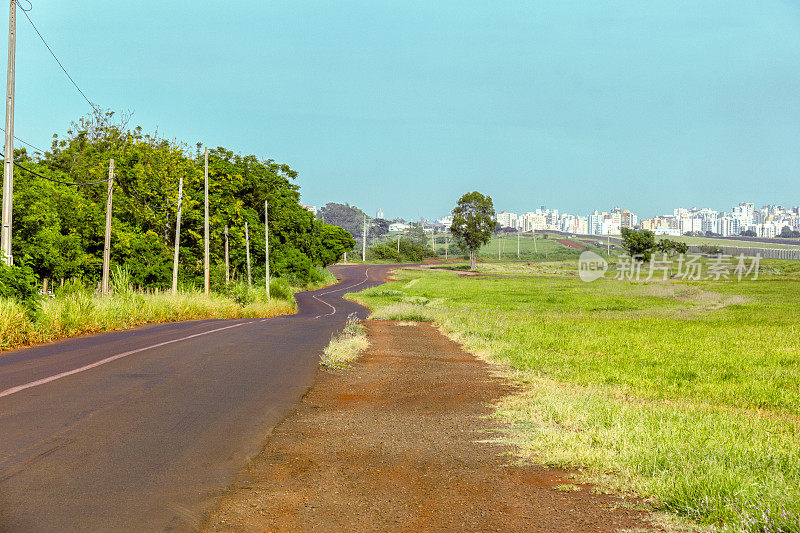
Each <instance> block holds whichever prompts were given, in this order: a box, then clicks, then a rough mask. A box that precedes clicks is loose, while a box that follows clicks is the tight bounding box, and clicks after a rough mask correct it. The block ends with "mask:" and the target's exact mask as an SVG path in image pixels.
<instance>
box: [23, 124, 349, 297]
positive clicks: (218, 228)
mask: <svg viewBox="0 0 800 533" xmlns="http://www.w3.org/2000/svg"><path fill="white" fill-rule="evenodd" d="M129 118H130V117H126V116H117V115H115V114H114V113H111V112H107V113H94V114H92V115H88V116H86V117H83V118H81V119H80V120H78V121H77V122H75V123H73V124H72V126H71V128H70V129H68V131H67V132H66V135H63V136H58V135H55V136H54V137H53V143H52V146H51V150H50V151H48V152H46V153H45V154H42V155H41V156H37V157H34V158H31V157H29V156H28V154H27V152H26V151H25V150H18V151H15V159H16V160H17V161H19V162H21V163H23V164H24V166H25V167H27V168H29V169H30V170H32V171H33V172H28V171H25V170H23V169H19V170H18V171H17V172H15V190H14V221H15V224H14V227H13V230H14V235H13V239H14V240H13V245H14V250H13V253H14V257H15V259H16V260H17V261H18V262H20V263H25V264H29V265H31V268H32V269H33V275H34V277H35V278H38V279H41V278H49V279H52V280H54V281H55V280H58V279H60V278H66V279H70V278H73V277H75V278H77V279H79V280H81V281H82V282H83V283H88V284H92V285H94V284H95V283H96V282H97V281H98V280H99V279H100V276H101V269H102V253H103V241H104V229H105V206H106V183H98V184H91V185H90V184H86V183H87V182H94V181H100V180H103V179H105V178H106V177H107V176H108V165H109V159H112V158H113V159H114V160H115V168H116V179H115V183H114V203H113V212H112V223H111V261H112V264H114V265H124V266H125V268H126V271H127V272H128V273H129V275H130V280H131V283H133V284H134V285H143V286H161V287H163V286H169V284H170V282H171V274H172V254H173V249H174V245H175V235H174V231H175V219H176V214H177V203H178V202H177V201H178V181H179V179H180V178H181V177H183V180H184V196H183V208H182V224H181V236H180V265H179V273H180V278H181V280H180V281H181V283H182V284H184V285H186V284H189V285H192V284H195V285H198V284H202V280H203V230H202V228H203V202H204V191H203V181H204V178H203V166H204V161H203V156H202V153H201V151H200V148H201V145H199V144H198V145H197V151H196V152H195V151H194V150H191V151H190V150H189V149H188V146H187V145H186V144H182V143H179V142H177V141H168V140H164V139H159V138H157V137H154V136H150V135H147V134H145V133H143V132H142V129H141V128H139V127H136V128H133V129H131V128H128V126H127V123H128V120H129ZM37 174H40V175H41V176H44V178H42V177H39V176H37ZM296 176H297V173H296V172H295V171H294V170H292V169H291V168H290V167H289V166H288V165H285V164H279V163H276V162H275V161H273V160H271V159H266V160H263V159H259V158H257V157H256V156H254V155H241V154H237V153H234V152H233V151H231V150H228V149H226V148H223V147H218V148H214V149H210V150H209V211H210V213H211V219H210V228H211V234H210V241H211V242H210V245H211V263H212V265H211V266H212V270H214V271H217V270H218V268H217V267H218V266H221V265H223V263H224V242H225V240H224V236H223V232H224V228H225V226H226V225H227V226H228V227H229V239H230V258H231V267H232V270H233V272H234V274H235V273H236V272H237V271H239V272H243V271H244V270H245V238H244V225H245V222H247V224H248V225H249V229H250V246H251V247H250V252H251V255H252V257H254V258H257V259H255V260H254V261H253V265H254V275H258V274H259V267H260V275H263V274H264V261H263V258H264V251H265V240H264V235H263V232H264V200H268V202H269V226H270V234H269V242H270V252H271V256H272V257H273V258H274V260H273V261H271V262H270V271H271V274H272V275H275V276H282V275H284V276H291V277H293V278H294V279H295V280H297V281H299V282H301V283H302V282H305V281H311V280H312V279H315V278H316V277H318V273H317V271H316V269H315V268H314V266H315V265H327V264H330V263H331V262H334V261H336V260H337V259H338V256H339V255H340V254H341V253H343V252H342V250H343V249H348V248H351V247H352V245H353V242H354V241H353V239H352V237H350V236H349V235H347V234H346V233H345V232H343V231H341V230H339V229H337V228H335V227H334V226H331V225H330V224H323V223H322V222H320V221H317V220H315V218H314V216H313V215H312V214H311V213H310V212H308V211H307V210H306V209H304V208H303V207H302V206H301V205H300V203H299V200H300V192H299V187H298V186H297V184H296V183H294V180H295V178H296ZM50 180H59V181H62V182H67V183H73V184H78V185H64V184H60V183H54V182H52V181H50ZM83 184H86V185H83Z"/></svg>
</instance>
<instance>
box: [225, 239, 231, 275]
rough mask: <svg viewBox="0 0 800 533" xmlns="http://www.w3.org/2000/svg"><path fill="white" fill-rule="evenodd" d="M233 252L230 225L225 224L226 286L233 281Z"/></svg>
mask: <svg viewBox="0 0 800 533" xmlns="http://www.w3.org/2000/svg"><path fill="white" fill-rule="evenodd" d="M230 259H231V254H230V251H229V248H228V225H227V224H225V286H226V287H227V286H228V285H230V283H231V262H230Z"/></svg>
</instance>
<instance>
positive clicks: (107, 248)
mask: <svg viewBox="0 0 800 533" xmlns="http://www.w3.org/2000/svg"><path fill="white" fill-rule="evenodd" d="M14 1H16V0H14ZM113 198H114V160H113V159H112V160H110V161H109V163H108V196H107V197H106V238H105V241H104V243H103V294H108V277H109V269H110V267H111V204H112V200H113Z"/></svg>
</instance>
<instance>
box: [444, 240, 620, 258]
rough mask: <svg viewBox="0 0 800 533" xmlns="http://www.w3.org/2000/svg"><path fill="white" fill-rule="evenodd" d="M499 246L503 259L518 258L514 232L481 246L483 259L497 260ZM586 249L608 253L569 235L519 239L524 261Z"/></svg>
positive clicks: (569, 255) (575, 254)
mask: <svg viewBox="0 0 800 533" xmlns="http://www.w3.org/2000/svg"><path fill="white" fill-rule="evenodd" d="M558 240H566V241H571V242H574V243H576V244H579V245H582V246H585V248H583V249H579V248H576V247H573V246H567V245H564V244H562V243H560V242H558ZM498 241H499V242H498ZM498 246H500V257H501V260H515V259H517V236H516V234H513V233H512V234H509V235H507V236H504V237H502V238H501V239H498V237H496V236H495V237H492V240H491V241H490V242H489V244H487V245H486V246H483V247H481V249H480V252H479V257H480V258H481V259H482V260H497V248H498ZM584 250H593V251H595V252H597V253H600V254H602V255H605V253H606V248H605V246H603V247H597V246H594V245H592V244H587V242H585V241H584V240H580V239H577V238H576V239H570V238H569V237H564V236H563V235H560V234H548V235H547V238H546V239H545V238H544V236H543V235H542V234H539V233H537V234H536V239H535V241H534V238H533V237H531V236H530V234H527V235H520V239H519V251H520V253H519V259H520V260H523V261H544V260H545V259H547V260H551V261H560V260H566V259H577V258H578V257H579V256H580V254H581V252H583V251H584ZM437 251H438V252H439V254H440V255H441V254H444V248H443V247H442V246H441V244H440V246H439V247H437ZM611 251H612V255H613V254H614V251H615V249H612V250H611ZM452 252H455V253H459V252H458V250H457V249H456V248H455V246H453V248H451V253H452Z"/></svg>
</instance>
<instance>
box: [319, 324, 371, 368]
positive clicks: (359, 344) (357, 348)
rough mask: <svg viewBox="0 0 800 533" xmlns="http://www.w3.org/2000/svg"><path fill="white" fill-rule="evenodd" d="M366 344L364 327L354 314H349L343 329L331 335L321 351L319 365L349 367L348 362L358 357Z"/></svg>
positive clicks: (365, 347) (367, 342)
mask: <svg viewBox="0 0 800 533" xmlns="http://www.w3.org/2000/svg"><path fill="white" fill-rule="evenodd" d="M367 346H369V341H368V340H367V332H366V328H365V327H364V325H363V324H361V321H359V320H358V319H357V318H356V317H355V316H353V315H350V316H349V317H347V323H346V324H345V327H344V329H343V330H342V331H341V332H339V333H338V334H336V335H332V336H331V342H330V343H329V344H328V346H326V347H325V350H323V352H322V357H321V358H320V365H322V366H324V367H327V368H332V369H336V370H345V369H347V368H350V363H352V362H353V361H355V360H356V359H358V356H359V355H361V352H363V351H364V350H366V349H367Z"/></svg>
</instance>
